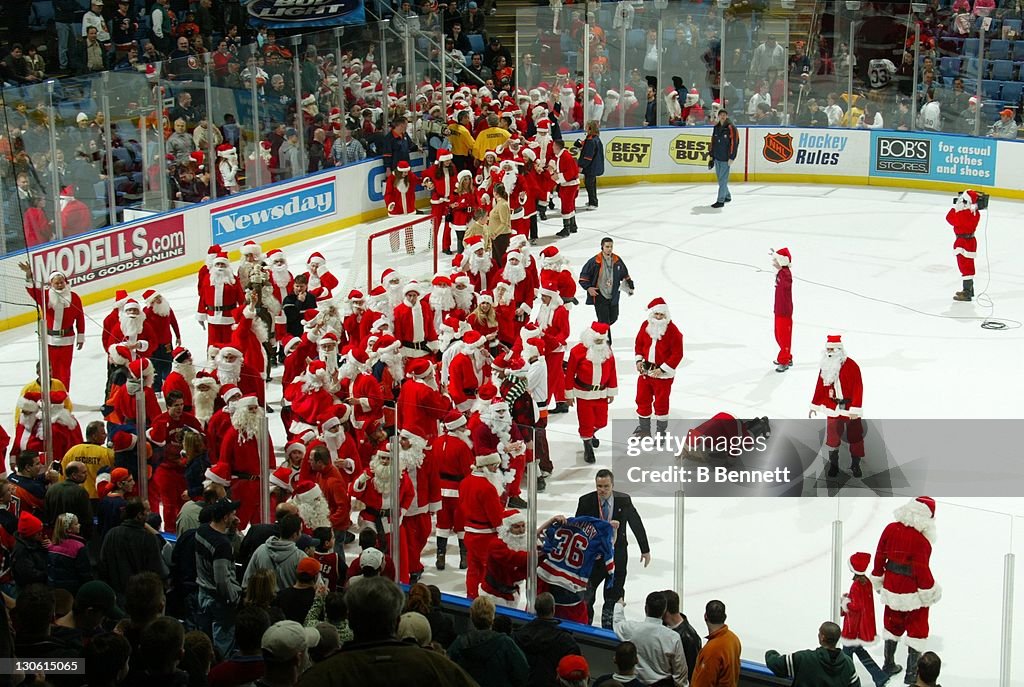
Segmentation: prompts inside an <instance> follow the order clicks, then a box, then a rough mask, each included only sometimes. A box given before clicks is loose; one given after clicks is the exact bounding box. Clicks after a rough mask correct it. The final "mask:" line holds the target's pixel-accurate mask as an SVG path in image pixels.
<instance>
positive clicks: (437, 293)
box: [430, 286, 455, 311]
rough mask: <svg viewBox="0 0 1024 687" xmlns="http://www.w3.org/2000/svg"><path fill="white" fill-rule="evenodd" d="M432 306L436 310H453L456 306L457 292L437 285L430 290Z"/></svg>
mask: <svg viewBox="0 0 1024 687" xmlns="http://www.w3.org/2000/svg"><path fill="white" fill-rule="evenodd" d="M430 307H431V308H433V309H434V310H441V311H444V310H453V309H454V308H455V294H453V293H452V290H451V288H449V287H445V286H435V287H434V290H433V291H431V292H430Z"/></svg>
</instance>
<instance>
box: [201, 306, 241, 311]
mask: <svg viewBox="0 0 1024 687" xmlns="http://www.w3.org/2000/svg"><path fill="white" fill-rule="evenodd" d="M234 309H235V306H233V305H208V306H206V312H208V313H213V312H231V311H232V310H234Z"/></svg>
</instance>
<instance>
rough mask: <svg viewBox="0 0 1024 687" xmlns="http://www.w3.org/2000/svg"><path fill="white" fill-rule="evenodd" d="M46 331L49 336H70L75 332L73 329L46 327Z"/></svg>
mask: <svg viewBox="0 0 1024 687" xmlns="http://www.w3.org/2000/svg"><path fill="white" fill-rule="evenodd" d="M46 333H47V334H49V335H50V336H71V335H72V334H74V333H75V330H74V329H47V330H46Z"/></svg>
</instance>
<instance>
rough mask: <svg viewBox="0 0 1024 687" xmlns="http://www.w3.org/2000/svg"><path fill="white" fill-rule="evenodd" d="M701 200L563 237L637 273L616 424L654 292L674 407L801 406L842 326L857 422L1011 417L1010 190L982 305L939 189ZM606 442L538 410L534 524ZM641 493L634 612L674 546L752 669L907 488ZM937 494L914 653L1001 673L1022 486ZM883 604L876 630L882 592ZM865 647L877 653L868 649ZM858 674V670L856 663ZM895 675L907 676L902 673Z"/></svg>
mask: <svg viewBox="0 0 1024 687" xmlns="http://www.w3.org/2000/svg"><path fill="white" fill-rule="evenodd" d="M714 192H715V189H714V188H713V186H712V185H710V184H693V185H637V186H629V187H618V188H612V189H603V190H601V191H600V203H601V206H600V209H599V210H597V211H590V212H585V211H581V212H579V213H578V224H579V228H580V231H579V233H578V234H576V235H574V236H572V237H570V238H568V239H561V240H558V246H559V249H560V250H562V251H563V252H564V253H565V255H566V256H567V257H569V258H570V259H571V267H572V269H573V270H574V272H576V273H578V270H579V268H580V267H581V266H582V265H583V263H584V262H585V261H586V260H587V259H588V258H589V257H591V256H592V255H594V254H595V253H597V251H598V250H599V241H600V239H601V238H602V237H604V236H609V237H611V238H613V239H615V252H616V253H617V254H618V255H619V256H621V257H622V259H623V260H624V261H625V263H626V265H627V267H628V268H629V273H630V275H631V276H632V277H633V279H634V280H635V282H636V286H637V292H636V294H635V295H634V296H632V297H629V296H625V295H623V301H622V303H621V311H620V319H619V322H618V323H617V324H616V325H615V326H614V327H613V328H612V333H613V348H614V350H615V353H616V358H617V361H618V375H619V394H618V398H617V399H616V401H615V402H614V403H613V405H612V408H611V417H612V419H613V420H617V421H621V422H627V421H629V422H631V421H632V419H633V418H634V417H635V408H634V406H633V396H634V390H635V383H636V371H635V368H634V366H633V362H632V360H633V337H634V335H635V333H636V330H637V328H638V327H639V326H640V324H641V322H643V320H644V318H645V310H646V305H647V303H648V302H649V301H650V300H651V299H653V298H655V297H657V296H661V297H663V298H664V299H665V300H666V301H667V303H668V305H669V308H670V309H671V313H672V318H673V321H674V322H675V323H676V324H677V325H678V326H679V328H680V329H681V330H682V332H683V335H684V360H683V363H682V365H681V366H680V369H679V371H678V374H677V377H676V380H675V383H674V386H673V397H672V415H673V416H674V417H682V418H706V417H708V416H710V415H712V414H714V413H716V412H719V411H725V412H729V413H732V414H734V415H736V416H738V417H753V416H761V415H767V416H769V417H771V418H802V417H806V416H807V411H808V408H809V404H810V399H811V394H812V392H813V390H814V384H815V380H816V376H817V371H818V360H819V356H820V353H821V350H822V348H823V346H824V341H825V337H826V335H827V334H842V335H843V342H844V344H845V347H846V351H847V353H848V355H849V356H850V357H851V358H853V359H854V360H856V361H857V362H858V363H859V365H860V367H861V370H862V373H863V377H864V391H865V393H864V413H865V417H868V418H884V419H937V420H969V419H982V418H985V419H1010V418H1014V417H1020V416H1021V414H1022V413H1021V408H1022V405H1021V403H1020V398H1021V394H1020V389H1021V388H1022V386H1024V364H1022V363H1021V351H1022V350H1024V348H1022V346H1024V329H1020V328H1015V327H1019V324H1017V323H1014V322H1010V323H1009V326H1008V328H1007V329H1006V330H1003V331H992V330H988V329H983V328H982V327H981V326H980V325H981V322H982V320H983V319H984V318H986V317H990V316H991V317H995V318H1005V319H1006V320H1024V267H1022V262H1021V255H1024V235H1022V233H1021V231H1020V220H1019V218H1020V215H1021V211H1022V210H1024V206H1022V204H1021V203H1018V202H1014V201H1008V200H1001V199H995V198H994V199H992V201H991V205H990V209H989V210H988V211H987V212H985V213H983V214H985V215H988V217H987V221H986V218H984V217H983V219H982V223H981V225H979V236H978V238H979V254H978V261H977V277H976V280H975V292H976V293H978V294H981V293H982V292H983V291H986V287H987V295H988V296H989V297H990V298H991V299H992V302H993V306H994V312H993V308H992V307H986V306H983V305H982V304H979V303H978V302H977V300H976V301H975V302H974V303H954V302H953V301H952V296H953V293H954V292H956V291H958V290H959V289H960V286H961V282H960V275H959V272H958V271H957V269H956V262H955V259H954V256H953V253H952V243H953V232H952V230H951V228H950V227H949V226H948V225H947V224H946V222H945V220H944V217H945V214H946V211H947V210H948V209H949V207H950V206H951V202H952V200H953V196H954V195H955V194H954V193H952V192H949V193H934V192H923V191H921V192H918V191H903V190H898V189H881V188H868V187H827V186H818V185H805V186H794V185H782V184H756V183H750V184H734V185H733V188H732V192H733V199H734V200H733V202H732V203H730V204H729V205H727V206H726V207H725V208H724V209H723V210H714V209H711V208H710V207H708V205H709V204H710V203H711V202H713V201H714ZM582 202H583V201H582V199H581V203H582ZM390 224H397V222H395V221H394V220H391V221H390ZM388 225H389V220H381V221H380V222H378V223H374V225H373V226H375V227H377V226H380V227H383V226H388ZM560 228H561V222H560V220H559V218H558V215H557V214H554V215H552V216H551V217H550V218H549V221H548V222H547V223H541V235H542V238H541V239H540V241H539V242H538V245H537V246H536V247H534V248H533V251H534V253H535V254H537V253H539V251H540V250H541V249H542V248H543V247H544V246H545V245H548V244H549V243H551V242H553V241H555V240H556V239H555V238H554V237H553V234H554V233H555V232H556V231H558V230H559V229H560ZM360 233H364V234H365V229H363V230H362V231H361V230H359V229H357V228H352V229H349V230H346V231H342V232H340V233H338V234H335V235H327V236H324V237H322V238H318V239H316V240H314V241H308V242H305V243H302V244H297V245H294V246H290V247H286V248H285V249H284V251H285V253H286V254H287V255H288V257H289V262H290V264H291V266H292V271H293V272H301V271H304V263H305V260H306V257H307V256H308V255H309V254H310V253H311V252H313V251H320V252H321V253H323V254H324V256H325V257H326V259H327V262H328V266H329V268H330V269H331V270H332V271H333V272H334V273H335V274H337V275H338V276H339V278H341V280H342V282H345V278H344V273H345V272H346V270H347V269H348V267H349V263H350V260H351V258H352V256H353V254H354V246H355V243H356V238H357V235H359V234H360ZM784 246H785V247H788V248H789V249H790V251H791V252H792V255H793V264H792V270H793V276H794V286H793V300H794V327H793V355H794V359H795V363H794V366H793V367H792V368H791V369H790V370H788V371H787V372H785V373H782V374H779V373H776V372H775V369H774V365H772V361H773V360H774V356H775V354H776V353H777V348H776V347H775V342H774V338H773V329H772V327H773V324H772V322H773V313H772V305H773V296H774V270H773V269H772V266H771V259H770V256H769V252H770V251H771V249H778V248H782V247H784ZM159 289H160V290H161V292H162V293H163V294H164V295H165V297H167V298H168V300H169V301H170V302H171V304H172V306H173V307H174V308H175V311H176V313H177V315H178V319H179V322H181V323H182V329H183V332H182V334H183V340H184V345H185V346H186V347H188V348H189V349H191V350H192V351H193V353H194V355H195V357H196V361H197V363H198V362H199V360H200V359H201V358H202V357H203V352H204V351H205V348H206V337H205V332H203V330H202V329H200V328H199V326H198V324H197V323H196V322H195V319H194V315H193V313H194V310H195V303H196V291H195V278H194V277H188V278H183V279H179V280H175V281H173V282H168V283H166V284H163V285H162V286H160V287H159ZM580 295H581V294H578V296H580ZM132 296H133V297H136V298H139V297H140V294H132ZM583 300H584V299H583V298H582V297H580V301H581V305H580V306H577V307H574V308H573V309H572V310H571V312H570V320H571V324H572V331H573V332H574V334H575V333H578V332H580V331H581V330H582V329H583V328H584V327H586V326H587V325H589V323H590V322H592V321H593V319H594V318H593V309H592V308H590V307H587V306H585V305H582V303H583ZM11 307H12V309H13V306H11ZM109 309H110V306H109V303H101V304H98V305H94V306H91V307H89V308H87V319H88V321H87V325H86V326H87V338H86V344H85V349H84V350H83V351H80V352H77V353H76V355H75V362H74V366H73V372H72V385H73V386H72V391H73V393H72V398H73V399H74V400H75V402H76V415H77V417H78V419H79V422H80V423H81V424H82V425H83V426H84V425H85V424H86V423H87V422H88V421H90V420H93V419H97V418H98V417H99V414H98V409H99V406H100V404H101V403H102V401H103V399H102V397H101V396H102V390H103V385H104V378H105V371H106V365H105V356H104V352H103V351H102V350H101V346H100V342H99V326H100V322H101V321H102V319H103V317H104V316H105V315H106V314H107V313H108V312H109ZM574 340H575V336H574ZM574 342H575V341H574ZM0 345H2V350H3V351H4V355H3V356H2V357H0V405H3V407H6V408H8V409H13V408H14V405H15V401H16V399H17V395H18V393H19V391H20V389H21V387H22V385H23V384H25V383H26V382H28V381H29V380H30V379H31V378H32V365H33V363H34V362H35V360H36V358H37V351H38V347H37V344H36V342H35V333H34V329H33V328H32V327H28V326H26V327H22V328H20V329H19V330H16V331H11V332H4V333H0ZM276 374H277V376H278V377H279V375H280V368H278V369H277V370H276ZM280 397H281V388H280V384H279V383H272V384H271V385H270V389H269V392H268V399H270V400H271V401H272V402H274V403H276V402H277V401H279V400H280ZM278 417H279V416H278V415H272V416H271V418H270V426H271V431H272V434H273V436H274V443H275V445H277V446H278V447H281V446H283V444H284V442H283V438H284V432H283V428H282V426H281V423H280V422H279V421H278ZM7 418H8V419H7V420H5V422H4V424H5V426H6V427H7V428H8V429H11V430H12V431H11V434H12V435H13V428H12V427H11V424H12V422H13V420H12V419H11V416H10V415H8V416H7ZM965 431H966V430H965ZM599 437H600V438H601V439H603V440H605V441H602V443H601V447H600V448H599V449H597V456H598V465H596V466H590V465H586V464H585V463H584V462H583V457H582V445H581V443H580V441H579V439H578V437H577V434H576V417H575V414H574V413H573V412H570V413H569V414H566V415H554V416H552V417H551V422H550V424H549V428H548V438H549V442H550V445H551V454H552V459H553V462H554V463H555V466H556V471H555V473H554V474H553V475H552V476H551V477H550V478H549V479H548V488H547V491H546V492H545V493H544V494H541V495H540V496H539V499H538V501H539V513H538V520H539V521H543V520H544V519H545V518H546V517H548V516H550V515H553V514H557V513H566V514H570V515H571V514H573V513H574V511H575V505H576V501H577V498H578V497H579V496H580V495H581V494H583V493H586V492H587V491H590V490H592V489H593V475H594V473H595V471H596V469H597V468H598V467H601V464H602V463H609V462H610V447H609V444H610V439H611V428H609V429H607V430H605V431H604V432H602V433H601V434H599ZM842 455H843V458H842V459H841V461H840V464H841V466H842V467H843V469H844V470H846V469H847V468H848V465H849V458H848V454H847V453H846V451H845V449H844V451H843V454H842ZM871 459H872V457H871V456H870V455H868V456H867V457H866V459H865V461H864V471H865V475H866V476H868V475H870V474H871V472H872V460H871ZM963 463H964V467H965V475H964V480H965V484H968V485H970V487H971V489H972V490H973V491H974V492H976V493H984V485H977V484H972V483H971V482H970V472H969V470H970V463H971V456H969V455H965V456H963ZM634 500H635V501H636V503H637V507H638V510H639V511H640V514H641V515H642V517H643V519H644V522H645V524H646V528H647V532H648V535H649V537H650V540H651V548H652V554H653V558H654V560H653V562H652V564H651V566H650V567H649V568H647V569H644V568H642V563H641V562H640V559H639V550H638V549H637V547H636V546H635V539H634V538H633V536H632V534H630V540H631V546H630V549H631V555H630V565H629V573H628V582H627V585H626V594H627V599H626V601H627V604H628V605H627V614H628V615H629V616H631V617H635V618H640V617H642V615H643V599H644V596H645V595H646V594H647V593H648V592H649V591H653V590H658V589H667V588H669V587H671V586H672V585H673V570H672V566H673V551H674V549H675V547H678V546H684V547H685V552H686V565H685V572H684V588H683V589H682V590H680V592H681V593H682V594H683V611H684V612H685V613H687V614H688V616H689V618H690V620H691V622H692V623H693V624H694V626H695V627H696V628H697V629H698V630H699V631H703V629H704V625H703V622H702V620H701V617H702V614H703V607H704V604H705V603H706V602H707V601H708V600H710V599H715V598H717V599H721V600H722V601H724V602H725V604H726V607H727V609H728V615H729V619H728V622H729V625H730V627H731V628H732V629H733V630H734V631H735V632H736V633H737V634H738V635H739V637H740V639H741V640H742V642H743V657H744V658H746V659H749V660H753V661H758V662H763V659H764V652H765V650H766V649H769V648H775V649H778V650H780V651H782V652H784V653H786V652H789V651H794V650H797V649H803V648H809V647H813V646H814V645H815V644H816V632H817V627H818V625H819V624H820V623H821V622H822V621H824V620H827V619H829V618H830V617H831V615H832V609H831V602H830V579H831V578H830V576H831V570H832V561H831V556H832V532H833V522H835V521H837V520H838V521H842V523H843V529H842V535H843V542H844V549H843V571H844V579H843V582H842V585H841V587H842V591H843V592H845V591H846V589H847V588H848V587H849V575H847V574H846V570H847V569H846V559H847V558H848V556H849V555H850V554H852V553H855V552H857V551H867V552H869V553H871V554H872V555H873V554H874V550H875V545H876V543H877V540H878V536H879V534H880V533H881V531H882V529H883V528H884V526H885V525H886V524H887V523H888V522H890V521H891V515H892V511H893V509H894V508H896V507H897V506H899V505H902V504H903V503H904V502H905V501H906V499H904V498H894V499H886V498H862V497H859V496H854V495H850V496H846V495H844V494H842V493H841V494H840V496H839V497H838V498H831V499H829V498H819V499H766V498H763V499H756V498H747V499H731V498H718V499H712V498H702V499H697V498H690V499H688V500H687V501H686V506H685V528H684V530H683V532H677V531H675V529H674V521H673V502H672V500H670V499H659V498H644V497H642V495H639V494H634ZM936 500H937V501H938V507H937V511H936V521H937V532H938V539H937V542H936V544H935V545H934V553H933V557H932V570H933V573H934V575H935V578H936V580H937V582H938V583H939V584H940V585H942V587H943V597H942V600H941V601H940V602H939V603H938V604H937V605H936V606H934V607H933V608H932V611H931V624H932V638H931V640H930V646H929V648H931V649H933V650H935V651H936V652H938V653H939V654H940V656H941V657H942V660H943V668H942V679H941V681H942V683H943V684H957V685H960V686H975V685H976V686H981V685H994V684H997V681H998V676H999V667H1000V666H999V660H1000V641H1001V640H1000V637H1001V620H1002V604H1003V577H1004V556H1005V555H1006V554H1008V553H1015V554H1024V496H1022V497H1021V498H1015V499H990V498H984V497H971V498H966V497H965V498H956V499H952V498H941V497H940V498H937V499H936ZM423 561H424V564H425V565H426V572H425V574H424V576H423V579H422V581H423V582H425V583H428V584H429V583H436V584H438V585H439V586H440V587H441V588H442V589H443V590H445V591H451V592H454V593H464V584H463V577H464V576H463V574H462V573H461V572H460V571H459V570H458V557H457V551H456V548H455V546H454V543H452V544H451V545H450V546H449V556H448V567H447V570H446V571H444V572H442V573H438V572H437V571H436V570H435V569H434V544H433V538H431V541H430V543H429V545H428V547H427V549H426V550H425V551H424V553H423ZM1021 566H1024V562H1018V570H1017V573H1016V600H1015V609H1014V611H1015V612H1014V616H1015V619H1016V620H1017V621H1018V628H1017V630H1018V632H1017V636H1018V638H1019V637H1021V636H1024V635H1022V634H1021V633H1024V627H1022V623H1024V572H1021V570H1020V567H1021ZM876 598H877V597H876ZM876 614H877V619H878V625H879V629H881V616H882V608H881V606H880V605H879V606H877V607H876ZM1014 644H1015V649H1014V651H1015V653H1014V656H1013V661H1014V664H1015V665H1014V668H1015V670H1014V674H1015V680H1014V683H1015V684H1024V641H1020V640H1019V639H1018V640H1017V641H1016V642H1015V643H1014ZM871 651H872V653H873V655H874V656H875V657H876V659H877V660H878V661H879V662H881V655H882V649H881V642H879V644H878V645H876V646H875V647H874V648H872V649H871ZM905 659H906V649H905V647H903V646H902V645H901V648H900V650H899V651H898V653H897V663H900V664H901V665H905ZM855 662H856V661H855ZM858 665H859V664H858ZM860 674H861V677H862V680H864V681H867V682H865V683H864V684H870V681H869V679H868V677H867V673H866V671H864V670H863V668H860ZM890 684H894V685H895V684H902V675H901V676H900V677H899V678H894V679H893V680H892V681H891V683H890Z"/></svg>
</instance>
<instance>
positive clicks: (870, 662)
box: [843, 646, 889, 687]
mask: <svg viewBox="0 0 1024 687" xmlns="http://www.w3.org/2000/svg"><path fill="white" fill-rule="evenodd" d="M843 653H844V654H846V655H847V656H849V657H850V660H853V657H854V656H856V657H857V658H859V659H860V662H861V663H863V664H864V667H865V668H867V669H868V674H869V675H871V681H872V682H874V683H875V685H876V686H877V687H881V685H884V684H885V683H886V682H887V681H888V680H889V676H888V675H886V674H885V672H883V671H882V669H881V668H879V667H878V664H877V663H875V659H873V658H871V654H869V653H868V650H867V649H865V648H864V647H862V646H844V647H843Z"/></svg>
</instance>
